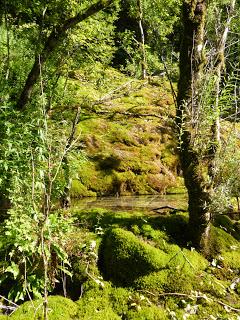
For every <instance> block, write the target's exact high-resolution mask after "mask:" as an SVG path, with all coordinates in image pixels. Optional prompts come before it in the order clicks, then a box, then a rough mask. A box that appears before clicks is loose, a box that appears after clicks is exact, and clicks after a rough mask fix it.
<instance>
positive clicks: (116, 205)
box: [72, 194, 187, 211]
mask: <svg viewBox="0 0 240 320" xmlns="http://www.w3.org/2000/svg"><path fill="white" fill-rule="evenodd" d="M72 206H73V207H74V208H75V209H90V208H103V209H110V210H118V211H126V210H127V211H132V210H143V211H145V210H146V211H149V210H150V211H151V210H154V209H157V208H160V207H164V206H171V207H174V208H179V209H187V195H186V194H171V195H142V196H121V197H101V198H100V197H99V198H91V197H88V198H82V199H77V200H73V201H72Z"/></svg>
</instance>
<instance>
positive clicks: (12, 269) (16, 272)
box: [5, 262, 19, 279]
mask: <svg viewBox="0 0 240 320" xmlns="http://www.w3.org/2000/svg"><path fill="white" fill-rule="evenodd" d="M5 272H10V273H12V274H13V277H14V279H16V278H17V276H18V275H19V267H18V265H17V264H16V263H15V262H12V263H11V265H10V266H8V267H7V268H6V269H5Z"/></svg>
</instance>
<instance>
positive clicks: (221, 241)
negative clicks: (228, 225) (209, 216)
mask: <svg viewBox="0 0 240 320" xmlns="http://www.w3.org/2000/svg"><path fill="white" fill-rule="evenodd" d="M211 233H212V235H211V238H212V239H213V240H212V243H211V251H212V252H213V253H221V252H223V251H232V250H233V248H238V247H239V241H237V240H236V239H234V237H233V236H231V235H230V234H229V233H227V232H226V231H224V230H222V229H220V228H216V227H212V228H211Z"/></svg>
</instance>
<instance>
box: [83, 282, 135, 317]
mask: <svg viewBox="0 0 240 320" xmlns="http://www.w3.org/2000/svg"><path fill="white" fill-rule="evenodd" d="M103 284H104V286H102V287H99V286H98V285H97V284H96V283H94V282H93V281H89V282H88V283H86V284H85V286H84V294H83V297H82V298H81V299H79V300H78V302H77V304H78V308H79V314H78V316H79V319H84V320H85V319H89V320H90V319H91V320H102V319H104V320H118V319H122V316H123V315H124V314H126V312H127V311H128V298H129V292H128V291H127V290H125V289H123V288H112V287H111V285H110V284H109V283H107V282H103Z"/></svg>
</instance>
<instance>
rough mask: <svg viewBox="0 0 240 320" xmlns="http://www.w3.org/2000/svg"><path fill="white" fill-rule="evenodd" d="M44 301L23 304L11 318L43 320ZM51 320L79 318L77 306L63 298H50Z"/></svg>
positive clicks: (13, 319)
mask: <svg viewBox="0 0 240 320" xmlns="http://www.w3.org/2000/svg"><path fill="white" fill-rule="evenodd" d="M42 304H43V300H35V301H33V302H31V301H27V302H25V303H23V304H22V305H21V306H20V307H19V308H18V309H17V310H16V311H15V312H14V313H13V314H12V315H11V316H10V319H12V320H34V319H36V320H42V319H43V308H42V307H41V306H42ZM48 309H49V313H48V318H49V320H73V319H78V318H77V312H78V308H77V304H76V303H74V302H73V301H72V300H70V299H67V298H64V297H61V296H49V297H48Z"/></svg>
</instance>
